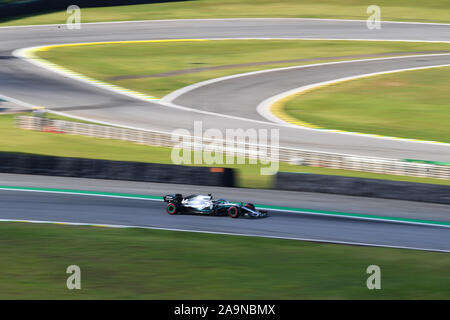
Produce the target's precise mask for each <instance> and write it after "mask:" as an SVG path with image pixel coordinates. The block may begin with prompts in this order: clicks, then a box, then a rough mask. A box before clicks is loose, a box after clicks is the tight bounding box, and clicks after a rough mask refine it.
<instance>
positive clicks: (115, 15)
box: [3, 0, 450, 25]
mask: <svg viewBox="0 0 450 320" xmlns="http://www.w3.org/2000/svg"><path fill="white" fill-rule="evenodd" d="M370 4H371V3H368V2H367V1H363V0H321V1H320V2H319V1H315V0H302V1H299V0H278V1H273V0H258V1H254V0H196V1H185V2H174V3H157V4H144V5H132V6H119V7H104V8H86V9H82V21H83V22H101V21H124V20H157V19H189V18H195V19H199V18H200V19H204V18H254V17H288V18H299V17H302V18H333V19H361V20H365V19H367V18H368V17H369V15H368V14H367V13H366V10H367V7H368V6H369V5H370ZM376 5H378V6H380V8H381V18H382V20H395V21H418V22H450V11H449V10H448V1H447V0H414V1H412V0H396V1H390V0H378V1H377V2H376ZM66 19H67V14H66V11H65V10H61V11H58V12H54V13H47V14H40V15H35V16H29V17H22V18H17V19H15V20H10V21H4V22H3V25H30V24H50V23H61V24H62V23H65V22H66Z"/></svg>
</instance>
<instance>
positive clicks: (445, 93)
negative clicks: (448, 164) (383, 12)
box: [284, 68, 450, 142]
mask: <svg viewBox="0 0 450 320" xmlns="http://www.w3.org/2000/svg"><path fill="white" fill-rule="evenodd" d="M449 72H450V68H437V69H430V70H420V71H408V72H401V73H395V74H389V75H381V76H376V77H371V78H368V79H362V80H358V81H350V82H344V83H339V84H335V85H332V86H329V87H325V88H320V89H317V90H314V91H311V92H308V93H306V94H302V95H300V96H298V97H294V98H293V99H291V100H289V101H288V102H287V103H286V104H285V106H284V109H285V111H286V113H287V114H288V115H290V116H291V117H294V118H297V119H301V120H302V121H305V122H309V123H312V124H315V125H317V126H320V127H323V128H327V129H339V130H345V131H354V132H363V133H372V134H380V135H385V136H393V137H402V138H412V139H422V140H434V141H441V142H450V126H449V125H448V124H449V123H450V105H449V101H450V92H449V90H448V88H449V87H450V78H449V77H448V74H449Z"/></svg>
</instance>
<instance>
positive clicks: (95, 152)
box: [0, 115, 450, 188]
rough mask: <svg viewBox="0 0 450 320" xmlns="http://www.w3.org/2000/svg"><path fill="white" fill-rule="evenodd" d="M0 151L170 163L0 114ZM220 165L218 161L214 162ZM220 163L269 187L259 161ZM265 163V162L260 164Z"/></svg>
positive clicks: (144, 149) (162, 151) (252, 183)
mask: <svg viewBox="0 0 450 320" xmlns="http://www.w3.org/2000/svg"><path fill="white" fill-rule="evenodd" d="M0 136H2V137H3V138H2V142H1V144H0V151H9V152H24V153H34V154H43V155H53V156H62V157H79V158H92V159H109V160H121V161H140V162H153V163H172V162H171V151H172V150H171V148H164V147H151V146H145V145H140V144H135V143H131V142H125V141H118V140H109V139H99V138H91V137H83V136H75V135H65V134H55V133H46V132H36V131H29V130H24V129H18V128H15V127H14V120H13V115H2V116H0ZM216 166H222V165H216ZM224 167H230V168H235V169H236V170H237V172H238V186H240V187H248V188H269V187H270V186H271V185H272V181H273V176H263V175H260V169H261V167H262V166H261V165H260V164H256V165H253V164H248V162H247V164H234V165H224ZM264 167H266V166H264ZM280 171H290V172H309V173H317V174H333V175H342V176H353V177H366V178H374V179H388V180H398V181H412V182H422V183H434V184H443V185H450V180H440V179H428V178H415V177H405V176H394V175H384V174H375V173H366V172H359V171H348V170H338V169H327V168H315V167H307V166H295V165H289V164H287V163H283V162H282V163H280Z"/></svg>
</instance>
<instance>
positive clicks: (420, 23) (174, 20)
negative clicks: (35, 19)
mask: <svg viewBox="0 0 450 320" xmlns="http://www.w3.org/2000/svg"><path fill="white" fill-rule="evenodd" d="M239 20H250V21H252V20H255V21H257V20H286V21H336V22H364V23H367V20H361V19H332V18H289V17H286V18H274V17H272V18H271V17H267V18H264V17H257V18H252V17H242V18H206V19H157V20H127V21H100V22H84V23H82V24H81V25H82V26H83V25H102V24H127V23H149V22H156V23H158V22H183V21H194V22H197V21H239ZM380 22H381V23H382V24H417V25H430V26H450V23H444V22H415V21H390V20H382V21H380ZM61 25H65V24H64V23H59V24H58V23H54V24H34V25H18V26H0V30H1V29H13V28H35V27H56V26H61Z"/></svg>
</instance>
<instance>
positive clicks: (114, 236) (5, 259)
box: [0, 223, 450, 299]
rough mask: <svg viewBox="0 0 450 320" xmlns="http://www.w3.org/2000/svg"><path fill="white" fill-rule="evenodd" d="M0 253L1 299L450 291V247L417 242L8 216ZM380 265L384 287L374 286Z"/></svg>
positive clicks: (430, 295)
mask: <svg viewBox="0 0 450 320" xmlns="http://www.w3.org/2000/svg"><path fill="white" fill-rule="evenodd" d="M119 252H120V254H118V253H119ZM0 256H1V257H2V259H0V269H1V270H2V272H1V273H0V299H186V298H188V299H449V298H450V282H449V277H448V270H449V268H450V255H448V254H445V253H433V252H421V251H413V250H401V249H387V248H370V247H358V246H345V245H333V244H320V243H311V242H303V241H293V240H275V239H262V238H249V237H239V236H224V235H211V234H197V233H186V232H172V231H160V230H142V229H103V228H94V227H75V226H55V225H32V224H24V223H1V224H0ZM424 261H426V263H424ZM373 264H375V265H378V266H380V268H381V288H382V289H381V290H368V289H367V287H366V280H367V277H368V276H369V275H368V274H366V268H367V267H368V266H369V265H373ZM69 265H78V266H79V267H80V268H81V290H68V289H67V288H66V280H67V277H68V276H69V275H68V274H66V269H67V267H68V266H69Z"/></svg>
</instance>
